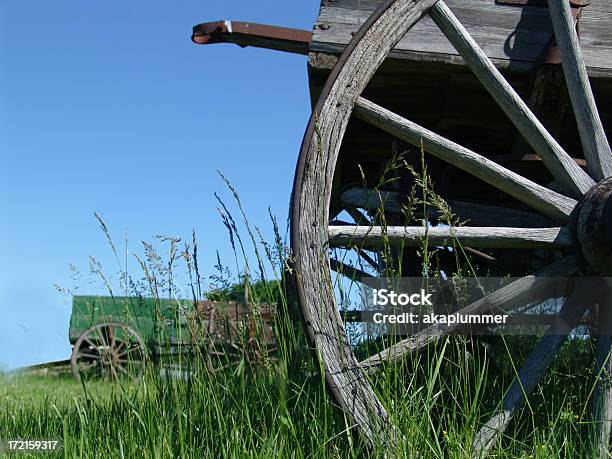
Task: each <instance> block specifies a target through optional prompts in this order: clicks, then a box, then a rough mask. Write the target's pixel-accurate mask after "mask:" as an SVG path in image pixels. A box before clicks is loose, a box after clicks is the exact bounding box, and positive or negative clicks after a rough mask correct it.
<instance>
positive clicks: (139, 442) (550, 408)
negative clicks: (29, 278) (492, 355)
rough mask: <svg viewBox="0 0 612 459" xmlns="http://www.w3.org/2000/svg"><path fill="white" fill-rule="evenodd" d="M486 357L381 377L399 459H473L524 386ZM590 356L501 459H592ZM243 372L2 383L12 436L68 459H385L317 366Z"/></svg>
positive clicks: (428, 359)
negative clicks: (361, 434) (477, 443)
mask: <svg viewBox="0 0 612 459" xmlns="http://www.w3.org/2000/svg"><path fill="white" fill-rule="evenodd" d="M295 339H296V340H301V338H300V337H299V336H298V335H295ZM285 344H297V343H285ZM292 348H293V349H295V347H294V346H292ZM527 348H528V346H525V349H527ZM478 349H479V346H476V347H475V346H472V345H471V344H470V343H469V342H467V341H465V340H463V339H460V338H459V339H450V340H447V341H445V343H444V344H440V345H438V346H436V347H435V348H432V349H431V351H430V353H429V354H425V355H423V356H422V358H421V360H420V361H416V360H415V361H413V362H406V363H405V364H404V365H402V366H399V367H396V368H390V369H387V371H385V372H383V373H381V374H380V375H379V376H377V377H375V378H374V380H373V383H374V386H375V387H376V389H377V391H378V393H379V395H380V397H381V398H382V399H383V401H384V402H385V404H386V406H387V407H388V408H389V411H390V413H391V415H392V417H393V419H394V421H395V423H396V424H397V425H398V426H399V428H400V430H401V432H402V433H403V434H404V435H405V438H403V439H400V441H399V445H398V449H397V450H396V454H397V456H398V457H410V452H411V451H413V450H414V449H417V450H418V451H419V452H420V453H421V455H422V457H439V458H464V457H469V452H470V445H471V442H472V439H473V436H474V432H475V430H476V429H477V428H478V426H479V425H480V423H482V422H484V421H485V420H486V418H487V414H488V413H489V411H490V410H492V409H493V408H494V405H495V403H496V401H497V400H499V399H500V397H501V394H502V391H503V388H504V387H506V386H507V384H508V383H509V381H510V378H511V376H512V375H511V371H510V370H509V369H508V368H507V367H505V368H492V366H491V365H493V363H492V360H489V357H488V356H486V355H484V353H483V352H479V351H478ZM466 351H468V352H469V355H468V354H466ZM585 353H586V354H585ZM588 354H590V351H589V350H588V349H586V348H585V347H584V345H580V344H578V343H573V344H572V343H570V344H569V345H567V346H566V347H565V348H564V352H563V353H562V354H561V355H560V356H559V358H557V360H556V362H555V368H554V369H553V371H552V372H549V374H548V376H547V377H546V379H545V380H544V381H543V383H542V384H541V386H540V389H539V390H538V391H537V393H536V394H535V395H534V396H533V397H532V398H531V403H530V405H529V406H528V407H526V408H525V409H523V410H522V412H521V414H520V415H519V416H517V418H516V419H515V420H514V421H513V422H512V424H511V426H510V428H509V429H508V431H507V435H506V437H505V438H504V439H503V441H502V442H501V444H500V445H499V446H498V447H497V449H496V450H495V451H494V453H493V454H492V457H504V458H514V457H525V458H526V457H568V458H570V457H571V458H574V457H587V454H588V453H587V451H588V445H587V443H586V438H587V432H588V425H587V424H586V423H585V422H583V416H584V408H585V406H586V405H585V403H586V401H587V400H588V393H586V392H585V391H586V390H587V389H586V388H588V387H589V380H592V377H591V375H590V374H588V372H587V373H584V374H580V372H579V371H577V370H578V369H579V368H580V367H584V364H583V363H584V361H588V360H583V358H584V359H589V357H590V355H588ZM296 357H297V355H296ZM302 357H304V356H302ZM495 361H496V362H498V361H499V360H495ZM239 368H240V366H236V367H235V368H234V370H231V371H226V372H225V373H221V374H211V373H208V372H207V371H204V370H202V371H196V372H194V373H193V374H192V375H191V376H190V377H188V378H187V379H168V378H162V377H160V376H158V373H156V372H153V371H150V372H149V373H148V374H147V376H146V378H145V379H144V380H143V381H142V382H141V383H139V384H137V385H130V386H127V387H126V386H122V385H119V384H113V383H110V382H104V381H99V382H93V383H89V384H87V385H86V386H85V387H83V386H81V385H80V384H78V383H77V382H76V381H74V380H73V379H72V378H71V377H69V376H60V377H42V376H27V375H22V376H19V375H18V376H12V377H8V376H7V377H4V378H3V379H2V380H1V382H0V437H1V438H5V439H6V438H10V439H13V438H26V439H27V438H35V439H41V438H51V439H61V440H62V441H63V443H64V449H63V452H62V454H63V455H64V456H65V457H104V458H108V457H152V458H154V457H160V458H171V457H212V458H217V457H325V458H327V457H339V458H344V457H363V456H364V455H366V454H367V455H370V456H372V457H383V456H384V450H383V449H382V448H378V447H375V448H374V449H370V450H368V449H366V447H365V445H364V444H363V443H361V442H360V441H359V439H358V438H357V437H356V436H355V435H353V434H352V433H351V431H350V424H349V421H348V420H347V419H345V418H344V416H343V415H342V414H341V411H340V410H339V409H337V408H336V407H335V406H334V404H333V402H332V401H331V400H330V399H329V395H328V393H327V391H326V390H325V388H324V384H323V382H322V380H321V376H320V375H319V374H318V373H317V372H316V371H315V370H316V369H315V367H314V365H313V364H312V363H311V361H309V360H308V359H306V360H299V361H294V362H291V363H290V362H287V363H280V364H277V365H271V366H269V367H267V368H266V367H265V366H264V367H261V368H257V369H254V370H253V371H249V370H248V369H244V371H240V370H239Z"/></svg>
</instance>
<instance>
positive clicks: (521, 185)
mask: <svg viewBox="0 0 612 459" xmlns="http://www.w3.org/2000/svg"><path fill="white" fill-rule="evenodd" d="M354 112H355V115H356V116H357V117H358V118H360V119H362V120H364V121H367V122H369V123H372V124H373V125H375V126H377V127H379V128H381V129H383V130H385V131H386V132H388V133H390V134H393V135H395V136H397V137H398V138H400V139H402V140H405V141H406V142H409V143H411V144H413V145H415V146H418V147H420V146H422V147H423V149H424V150H425V151H426V152H428V153H431V154H433V155H435V156H437V157H438V158H440V159H443V160H444V161H447V162H449V163H451V164H453V165H454V166H457V167H459V168H461V169H463V170H464V171H466V172H469V173H470V174H472V175H475V176H476V177H478V178H480V179H481V180H484V181H485V182H487V183H489V184H491V185H493V186H495V187H497V188H498V189H500V190H502V191H504V192H506V193H508V194H509V195H511V196H513V197H515V198H516V199H518V200H520V201H522V202H524V203H525V204H527V205H529V206H530V207H532V208H534V209H536V210H538V211H540V212H542V213H543V214H544V215H547V216H549V217H551V218H554V219H555V220H557V221H560V222H564V223H565V222H568V221H569V216H570V214H571V213H572V211H573V210H574V207H575V206H576V201H575V200H574V199H571V198H568V197H566V196H563V195H561V194H559V193H556V192H554V191H552V190H549V189H548V188H545V187H543V186H541V185H538V184H537V183H535V182H532V181H531V180H528V179H526V178H524V177H522V176H520V175H519V174H516V173H515V172H512V171H511V170H509V169H506V168H505V167H503V166H500V165H499V164H497V163H494V162H493V161H491V160H489V159H487V158H485V157H484V156H482V155H479V154H478V153H475V152H473V151H471V150H469V149H467V148H465V147H462V146H461V145H458V144H456V143H454V142H451V141H450V140H448V139H445V138H444V137H442V136H440V135H438V134H436V133H434V132H432V131H430V130H428V129H425V128H424V127H422V126H419V125H418V124H416V123H413V122H411V121H409V120H407V119H405V118H402V117H401V116H399V115H397V114H395V113H393V112H390V111H389V110H386V109H384V108H382V107H380V106H378V105H376V104H374V103H373V102H370V101H368V100H366V99H364V98H363V97H360V98H359V99H358V100H357V102H356V104H355V111H354ZM570 160H571V158H570ZM572 163H573V161H572ZM573 164H574V165H575V163H573Z"/></svg>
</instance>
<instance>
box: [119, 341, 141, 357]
mask: <svg viewBox="0 0 612 459" xmlns="http://www.w3.org/2000/svg"><path fill="white" fill-rule="evenodd" d="M133 352H141V348H140V346H139V345H138V344H132V345H130V346H128V347H125V350H124V351H123V352H121V353H118V354H117V357H123V356H125V355H130V354H132V353H133Z"/></svg>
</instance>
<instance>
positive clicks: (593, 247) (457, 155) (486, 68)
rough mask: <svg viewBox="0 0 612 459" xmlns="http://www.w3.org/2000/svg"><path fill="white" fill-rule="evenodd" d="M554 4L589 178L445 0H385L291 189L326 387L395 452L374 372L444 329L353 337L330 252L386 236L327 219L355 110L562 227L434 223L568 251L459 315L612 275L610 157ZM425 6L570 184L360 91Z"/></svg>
mask: <svg viewBox="0 0 612 459" xmlns="http://www.w3.org/2000/svg"><path fill="white" fill-rule="evenodd" d="M549 8H550V13H551V16H552V19H553V25H554V30H555V35H556V40H557V43H558V46H559V48H560V50H561V56H562V63H563V70H564V74H565V78H566V82H567V85H568V88H569V92H570V95H571V102H572V105H573V109H574V113H575V116H576V119H577V122H578V126H579V132H580V136H581V141H582V146H583V150H584V154H585V158H586V161H587V170H588V174H587V173H586V172H585V171H583V170H582V169H581V168H580V167H579V166H578V165H577V164H576V163H575V162H574V161H573V160H572V158H570V156H569V155H568V154H567V153H566V152H565V151H564V150H563V149H562V147H561V146H560V145H559V144H558V143H557V141H556V140H555V139H554V138H553V137H552V136H551V135H550V134H549V133H548V132H547V131H546V130H545V128H544V127H543V126H542V124H541V123H540V122H539V121H538V119H537V118H536V117H535V116H534V115H533V113H532V112H531V111H530V110H529V108H528V107H527V105H526V104H525V103H524V102H523V101H522V100H521V98H520V97H519V96H518V95H517V94H516V93H515V91H514V90H513V89H512V87H511V86H510V85H509V84H508V83H507V82H506V81H505V79H504V78H503V77H502V75H501V74H500V73H499V71H498V70H497V69H496V68H495V67H494V66H493V64H492V63H491V62H490V60H489V59H488V58H487V56H486V55H485V53H484V52H483V51H482V50H481V49H480V48H479V47H478V45H477V44H476V43H475V41H474V40H473V39H472V38H471V37H470V35H469V34H468V32H467V31H466V30H465V28H464V27H463V26H462V25H461V23H460V22H459V21H458V20H457V19H456V18H455V16H454V15H453V13H452V12H451V11H450V9H449V8H448V7H447V5H446V4H445V3H444V2H443V1H441V0H440V1H436V0H386V1H383V2H382V4H381V5H380V7H379V8H378V9H377V10H376V11H375V12H374V13H373V14H372V15H371V16H370V17H369V19H368V20H367V21H366V22H365V23H364V24H363V26H362V27H361V28H360V29H359V31H358V32H357V33H356V34H355V36H354V38H353V39H352V40H351V42H350V43H349V45H348V46H347V48H346V50H345V52H344V53H343V55H342V56H341V58H340V59H339V61H338V63H337V65H336V66H335V68H334V70H333V71H332V73H331V75H330V77H329V79H328V81H327V83H326V86H325V88H324V89H323V92H322V95H321V97H320V99H319V101H318V103H317V106H316V107H315V110H314V112H313V115H312V117H311V119H310V122H309V124H308V128H307V131H306V135H305V137H304V141H303V144H302V147H301V151H300V157H299V162H298V166H297V171H296V176H295V181H294V189H293V195H292V223H291V240H292V250H293V254H294V257H295V271H296V284H297V292H298V295H299V300H300V303H301V308H302V312H303V316H304V320H305V324H306V327H307V330H308V334H309V337H310V339H311V342H312V344H313V346H314V348H315V352H316V354H317V356H318V358H319V360H320V361H321V363H322V365H323V367H324V370H325V378H326V382H327V384H328V387H329V389H330V391H331V393H332V394H333V397H334V399H335V400H336V401H337V402H338V403H339V405H340V406H341V407H342V409H343V410H344V411H345V412H346V413H348V414H349V415H350V416H351V417H352V419H353V420H354V422H355V425H356V426H357V427H358V430H359V431H360V432H361V434H363V436H364V437H365V438H366V439H367V440H368V441H369V442H370V443H374V442H376V441H382V442H386V443H387V445H389V447H392V446H393V444H394V441H395V438H397V434H398V432H397V429H396V428H395V427H394V426H392V425H391V422H390V418H389V415H388V413H387V410H386V408H385V407H384V406H383V404H382V403H381V401H380V400H379V399H378V398H377V396H376V394H375V392H374V391H373V389H372V387H371V386H370V384H369V382H368V379H367V375H366V373H367V371H368V370H371V369H373V368H376V367H377V366H378V365H380V364H381V363H382V362H388V361H399V360H400V359H401V358H402V357H404V356H405V355H406V354H407V353H409V352H414V351H416V350H419V349H421V348H423V347H424V346H426V345H427V344H428V343H430V342H432V341H433V340H435V339H436V337H438V336H440V333H436V330H435V329H427V330H423V331H422V332H419V333H418V334H417V335H415V336H412V337H410V338H409V339H407V340H404V341H402V342H400V343H398V344H396V345H394V346H392V347H391V348H388V349H386V350H384V351H383V352H381V353H380V354H378V355H376V356H374V357H371V358H369V359H367V360H366V361H365V362H361V363H360V362H358V361H357V359H356V358H355V356H354V354H353V352H352V349H351V347H350V345H349V344H348V341H347V334H346V331H345V329H344V326H343V323H342V320H341V316H340V314H339V311H338V308H337V305H336V301H335V298H334V287H333V281H332V277H331V274H330V257H329V248H330V247H333V246H337V245H343V244H346V243H347V242H349V241H350V240H357V239H358V240H362V241H365V242H367V243H372V244H376V243H377V242H379V240H380V236H381V233H382V229H381V228H377V227H373V228H370V227H360V226H351V227H344V228H343V227H338V226H329V216H330V215H329V207H330V201H331V196H332V180H333V177H334V170H335V166H336V162H337V159H338V154H339V150H340V146H341V143H342V139H343V136H344V134H345V130H346V127H347V124H348V122H349V119H350V117H351V115H355V116H356V117H358V118H360V119H361V120H364V121H366V122H369V123H371V124H373V125H374V126H376V127H378V128H380V129H382V130H384V131H386V132H388V133H390V134H393V135H395V136H396V137H398V138H400V139H402V140H404V141H406V142H408V143H410V144H413V145H415V146H417V147H421V146H422V148H423V149H424V150H425V151H426V152H427V153H429V154H432V155H434V156H437V157H438V158H440V159H442V160H444V161H446V162H448V163H450V164H451V165H453V166H455V167H458V168H460V169H463V170H464V171H466V172H468V173H471V174H472V175H474V176H476V177H477V178H479V179H481V180H483V181H485V182H487V183H489V184H490V185H493V186H495V187H497V188H498V189H499V190H501V191H503V192H505V193H507V194H509V195H510V196H512V197H514V198H516V199H518V200H519V201H521V202H523V203H524V204H526V205H528V206H530V207H531V208H532V209H534V210H536V211H538V212H539V213H541V214H543V215H544V216H546V217H548V218H550V219H552V220H554V221H555V222H557V224H558V225H559V226H558V227H554V228H507V227H504V228H495V227H480V228H479V227H461V228H456V229H453V228H445V229H444V228H435V231H434V230H431V229H430V231H428V237H429V238H430V240H432V239H433V241H432V243H434V244H435V243H440V244H442V243H443V242H444V241H446V240H449V239H452V238H458V239H459V240H460V241H461V242H463V243H464V244H466V245H471V246H473V247H495V248H519V247H528V248H534V247H535V248H547V249H555V250H561V251H564V252H565V253H566V256H565V257H564V258H562V259H560V260H559V261H556V262H554V263H552V264H551V265H549V266H547V267H545V268H544V269H542V270H541V271H538V272H536V273H534V274H532V275H527V276H525V277H523V278H521V279H520V280H518V281H516V282H513V283H512V284H510V285H509V286H507V287H505V288H503V289H501V290H499V291H497V292H495V293H493V294H491V295H489V296H487V297H486V298H485V299H484V300H482V301H480V302H477V303H474V304H472V305H470V306H468V308H466V309H465V310H463V311H462V312H472V313H476V312H479V311H483V310H485V309H487V308H491V306H495V307H498V308H500V309H502V310H503V308H504V306H505V305H508V304H509V303H510V302H511V300H514V301H515V300H517V299H518V298H520V297H525V296H527V295H529V294H530V290H531V289H532V287H533V286H534V282H535V279H536V278H539V277H554V276H556V277H566V276H573V275H576V274H578V273H581V272H583V273H587V272H591V273H594V274H596V275H599V276H606V275H610V274H611V273H610V271H611V270H612V252H611V247H612V235H611V234H610V233H611V231H610V222H611V221H612V220H611V219H612V199H611V198H610V196H612V179H611V178H610V177H611V176H612V154H611V152H610V147H609V145H608V142H607V140H606V137H605V134H604V131H603V127H602V124H601V122H600V119H599V115H598V113H597V109H596V107H595V102H594V99H593V95H592V92H591V89H590V86H589V82H588V77H587V74H586V70H585V67H584V62H583V59H582V55H581V51H580V48H579V45H578V37H577V34H576V31H575V28H574V22H573V20H572V16H571V12H570V9H569V5H568V4H567V3H566V2H557V1H552V2H549ZM427 13H429V14H430V16H431V17H432V19H433V20H434V22H435V23H436V24H437V26H438V27H439V28H440V30H441V31H442V32H443V33H444V34H445V35H446V37H447V38H448V39H449V41H450V42H451V43H452V44H453V46H454V47H455V48H456V49H457V51H458V52H459V54H460V55H461V56H462V58H463V59H464V61H465V63H466V64H467V65H468V67H470V68H471V70H472V71H473V72H474V73H475V75H476V76H477V78H478V79H479V80H480V81H481V83H482V84H483V86H484V87H485V88H486V89H487V90H488V92H489V93H490V94H491V95H492V96H493V98H494V99H495V100H496V102H497V103H498V105H499V106H500V107H501V108H502V109H503V111H504V112H505V113H506V115H507V116H508V118H509V119H510V120H511V121H512V122H513V123H514V124H515V126H516V127H517V129H518V130H519V132H520V133H521V134H522V135H523V137H524V138H525V139H526V140H527V141H528V142H529V143H530V145H531V146H532V147H533V149H534V150H535V151H536V152H537V153H538V154H539V155H540V157H541V158H542V160H543V161H544V163H545V164H546V166H547V168H548V169H549V171H550V172H551V173H552V175H553V177H554V178H555V180H556V182H557V184H558V185H559V186H560V187H562V190H563V192H562V193H559V192H556V191H553V190H550V189H548V188H546V187H544V186H541V185H539V184H537V183H535V182H533V181H531V180H529V179H527V178H525V177H523V176H520V175H518V174H516V173H514V172H512V171H510V170H508V169H506V168H505V167H502V166H500V165H498V164H496V163H495V162H493V161H491V160H489V159H487V158H485V157H483V156H481V155H479V154H477V153H475V152H473V151H470V150H469V149H467V148H464V147H462V146H460V145H458V144H456V143H454V142H452V141H450V140H448V139H445V138H443V137H441V136H439V135H437V134H435V133H433V132H431V131H429V130H427V129H425V128H423V127H421V126H419V125H417V124H415V123H413V122H411V121H409V120H406V119H404V118H402V117H401V116H399V115H397V114H394V113H392V112H390V111H388V110H386V109H384V108H383V107H380V106H378V105H376V104H374V103H372V102H370V101H368V100H366V99H364V98H362V97H361V96H360V94H361V93H362V91H363V90H364V88H365V87H366V85H367V83H368V82H369V80H370V79H371V78H372V76H373V75H374V73H375V72H376V70H377V69H378V67H379V66H380V64H381V63H382V62H383V60H384V59H385V58H386V57H387V55H388V54H389V52H390V51H391V50H392V48H393V47H394V46H395V45H396V44H397V42H398V41H399V40H400V39H401V38H402V37H403V36H404V35H405V34H406V33H407V32H408V30H409V29H410V28H411V27H412V26H413V25H414V24H415V23H416V22H417V21H418V20H419V19H420V18H421V17H422V16H423V15H424V14H427ZM386 234H387V237H388V238H389V241H390V243H391V244H393V243H397V242H398V241H400V240H402V241H403V243H404V244H406V245H419V244H420V243H421V240H422V239H421V238H422V237H423V236H424V235H425V233H424V229H423V228H421V227H389V228H387V230H386ZM377 239H378V241H377ZM595 254H597V255H595ZM334 263H335V262H334ZM332 267H334V266H332ZM584 307H586V305H585V304H584V301H576V300H572V299H569V300H568V301H567V302H566V303H565V304H564V306H563V307H562V309H561V311H560V312H559V316H558V318H557V319H556V320H555V322H553V324H552V325H551V327H555V326H556V325H555V324H558V323H560V321H561V320H565V321H566V322H568V323H576V322H577V321H578V320H579V319H580V316H581V315H582V313H583V312H584ZM610 316H612V313H611V312H610V308H607V309H605V310H604V311H602V316H601V317H600V321H607V322H608V324H609V322H610V320H611V319H610ZM551 331H552V333H551V334H548V335H547V336H545V337H544V338H542V340H541V341H540V342H539V343H538V345H537V346H536V348H535V350H534V351H533V354H532V355H531V357H530V358H529V359H528V360H527V362H526V364H525V366H524V367H523V368H522V369H521V371H520V373H519V376H520V378H521V381H520V382H517V381H515V383H514V384H513V386H512V388H511V389H510V391H509V393H508V395H507V396H506V398H505V399H504V403H503V406H502V409H501V410H500V412H499V413H498V415H496V416H495V417H494V418H493V419H492V420H491V421H490V422H489V423H487V425H486V426H485V427H483V429H482V430H481V432H480V433H479V434H478V436H477V439H476V441H475V444H474V454H475V455H476V456H483V455H485V454H486V453H487V451H488V450H489V449H490V448H491V446H492V445H493V444H494V443H495V440H496V439H497V438H498V436H499V434H500V433H501V432H502V431H503V429H504V427H505V426H506V425H507V423H508V421H509V419H510V417H511V416H512V414H513V413H514V412H515V411H516V410H517V408H518V407H519V406H520V404H521V402H522V400H523V397H522V394H523V391H525V392H526V393H529V392H530V391H531V390H532V389H533V388H534V387H535V385H536V384H537V382H538V381H539V378H540V377H541V376H542V374H543V373H544V371H545V369H546V368H547V366H548V364H549V363H550V361H551V360H552V356H553V355H554V353H555V351H556V350H557V349H558V348H559V346H560V344H561V343H562V341H563V338H565V336H563V335H561V336H560V332H559V330H558V325H557V328H553V329H552V330H551ZM599 347H600V350H599V363H600V365H602V366H603V371H602V377H601V378H600V379H601V384H599V395H598V396H597V400H596V406H597V407H598V408H597V409H596V410H595V412H596V416H598V419H597V421H598V422H597V425H598V426H599V430H598V433H597V435H598V439H599V440H598V448H599V452H600V455H603V454H605V452H606V451H607V442H608V435H609V429H610V419H611V418H612V393H611V389H610V388H611V384H610V377H611V376H610V370H611V368H610V358H609V352H610V340H609V339H600V340H599ZM387 433H391V435H387Z"/></svg>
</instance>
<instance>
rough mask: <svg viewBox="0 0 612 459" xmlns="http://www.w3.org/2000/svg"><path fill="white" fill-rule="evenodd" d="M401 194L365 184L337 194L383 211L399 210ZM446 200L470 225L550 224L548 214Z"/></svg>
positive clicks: (431, 212)
mask: <svg viewBox="0 0 612 459" xmlns="http://www.w3.org/2000/svg"><path fill="white" fill-rule="evenodd" d="M403 199H404V198H403V195H402V193H400V192H397V191H375V190H372V189H369V188H361V187H352V188H349V189H347V190H345V191H344V192H342V195H341V196H340V201H341V202H342V204H343V205H346V206H354V207H360V208H362V209H367V210H375V209H379V208H380V209H384V210H385V212H390V213H394V214H399V215H401V214H402V211H403V204H402V201H403ZM447 204H448V205H449V207H450V208H451V211H452V212H453V214H454V215H456V216H457V217H458V218H459V219H460V220H462V221H467V223H469V224H470V225H472V226H513V227H521V228H544V227H547V226H553V225H552V221H551V220H549V219H548V218H546V217H544V216H542V215H540V214H536V213H533V212H526V211H524V210H518V209H512V208H508V207H500V206H494V205H491V204H484V203H480V202H469V201H459V200H456V199H449V200H448V201H447ZM427 212H428V213H429V215H430V216H432V217H436V216H438V214H439V211H438V210H437V209H435V208H429V209H428V210H427Z"/></svg>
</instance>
